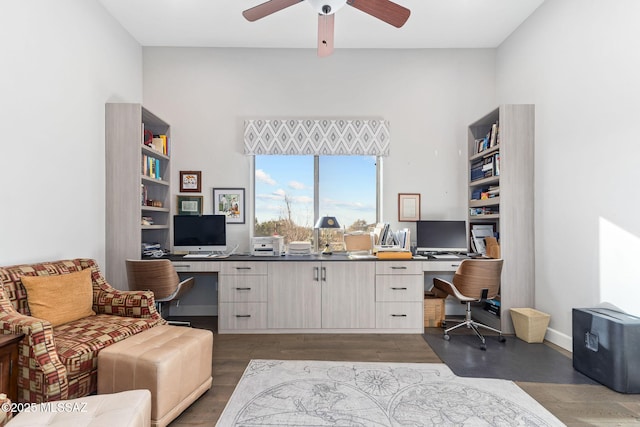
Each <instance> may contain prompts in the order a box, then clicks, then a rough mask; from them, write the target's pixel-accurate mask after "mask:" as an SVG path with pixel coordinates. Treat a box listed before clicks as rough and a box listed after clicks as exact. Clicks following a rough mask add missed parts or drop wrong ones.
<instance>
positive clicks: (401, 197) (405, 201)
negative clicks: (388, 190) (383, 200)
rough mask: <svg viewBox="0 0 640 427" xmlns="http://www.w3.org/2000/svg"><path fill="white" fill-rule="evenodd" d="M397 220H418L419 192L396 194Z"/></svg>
mask: <svg viewBox="0 0 640 427" xmlns="http://www.w3.org/2000/svg"><path fill="white" fill-rule="evenodd" d="M398 221H420V194H418V193H399V194H398Z"/></svg>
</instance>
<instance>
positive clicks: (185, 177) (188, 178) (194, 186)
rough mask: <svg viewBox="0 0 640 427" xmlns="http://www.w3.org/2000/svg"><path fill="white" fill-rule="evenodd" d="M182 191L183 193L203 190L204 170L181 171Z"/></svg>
mask: <svg viewBox="0 0 640 427" xmlns="http://www.w3.org/2000/svg"><path fill="white" fill-rule="evenodd" d="M180 192H181V193H200V192H202V172H201V171H180Z"/></svg>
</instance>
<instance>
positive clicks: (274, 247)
mask: <svg viewBox="0 0 640 427" xmlns="http://www.w3.org/2000/svg"><path fill="white" fill-rule="evenodd" d="M251 255H253V256H280V255H284V238H283V237H282V236H268V237H253V238H251Z"/></svg>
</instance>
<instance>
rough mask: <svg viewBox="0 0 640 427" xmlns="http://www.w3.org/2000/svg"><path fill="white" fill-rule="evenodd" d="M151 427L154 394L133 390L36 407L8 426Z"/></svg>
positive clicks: (22, 413)
mask: <svg viewBox="0 0 640 427" xmlns="http://www.w3.org/2000/svg"><path fill="white" fill-rule="evenodd" d="M27 411H28V412H27ZM150 425H151V393H150V392H149V390H131V391H124V392H122V393H114V394H103V395H98V396H86V397H80V398H78V399H71V400H58V401H53V402H47V403H41V404H39V405H36V404H34V405H33V406H30V407H29V408H28V409H27V410H25V411H23V412H20V413H19V414H18V415H16V416H15V417H13V419H12V420H11V421H9V422H8V423H7V424H6V426H7V427H43V426H74V427H107V426H123V427H149V426H150Z"/></svg>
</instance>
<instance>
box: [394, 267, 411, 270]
mask: <svg viewBox="0 0 640 427" xmlns="http://www.w3.org/2000/svg"><path fill="white" fill-rule="evenodd" d="M391 269H392V270H406V269H407V267H391Z"/></svg>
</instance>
